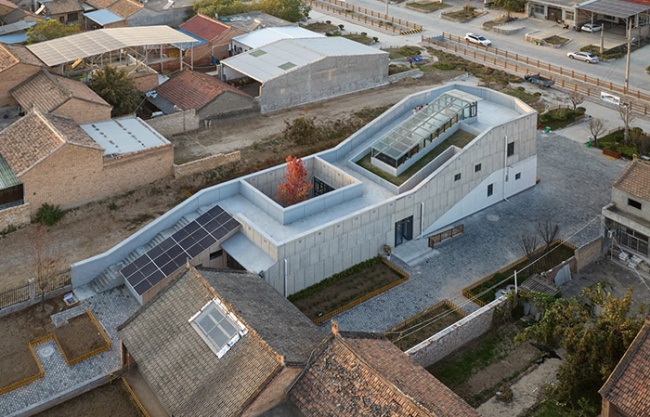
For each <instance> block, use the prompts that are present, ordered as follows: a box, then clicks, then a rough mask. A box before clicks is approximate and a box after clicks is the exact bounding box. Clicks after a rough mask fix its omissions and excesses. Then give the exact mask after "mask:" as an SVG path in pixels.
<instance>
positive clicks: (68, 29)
mask: <svg viewBox="0 0 650 417" xmlns="http://www.w3.org/2000/svg"><path fill="white" fill-rule="evenodd" d="M79 32H81V27H80V26H79V25H67V26H66V25H64V24H63V23H61V22H59V21H58V20H53V19H50V20H39V21H38V22H36V24H35V25H34V26H32V27H31V28H29V29H27V45H31V44H34V43H38V42H43V41H49V40H51V39H56V38H63V37H64V36H68V35H74V34H75V33H79Z"/></svg>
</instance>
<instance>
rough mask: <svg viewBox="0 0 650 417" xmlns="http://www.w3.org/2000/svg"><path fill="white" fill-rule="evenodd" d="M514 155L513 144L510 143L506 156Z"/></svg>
mask: <svg viewBox="0 0 650 417" xmlns="http://www.w3.org/2000/svg"><path fill="white" fill-rule="evenodd" d="M514 154H515V143H514V142H510V143H509V144H508V156H512V155H514Z"/></svg>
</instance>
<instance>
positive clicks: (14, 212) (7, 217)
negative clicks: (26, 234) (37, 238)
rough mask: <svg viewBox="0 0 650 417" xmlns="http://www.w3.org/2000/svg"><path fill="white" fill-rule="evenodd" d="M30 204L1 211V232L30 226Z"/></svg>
mask: <svg viewBox="0 0 650 417" xmlns="http://www.w3.org/2000/svg"><path fill="white" fill-rule="evenodd" d="M29 222H30V217H29V203H27V204H21V205H20V206H16V207H9V208H6V209H4V210H0V232H2V231H3V230H7V229H8V228H9V227H12V226H13V227H20V226H24V225H26V224H29Z"/></svg>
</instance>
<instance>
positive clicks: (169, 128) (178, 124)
mask: <svg viewBox="0 0 650 417" xmlns="http://www.w3.org/2000/svg"><path fill="white" fill-rule="evenodd" d="M145 122H146V123H147V124H148V125H149V126H151V127H152V128H154V129H155V130H156V131H158V133H160V134H161V135H163V136H166V137H167V136H173V135H177V134H179V133H185V132H189V131H192V130H197V129H198V128H199V117H198V116H197V115H196V111H195V110H194V109H191V110H185V111H182V112H177V113H173V114H168V115H166V116H160V117H155V118H153V119H149V120H145Z"/></svg>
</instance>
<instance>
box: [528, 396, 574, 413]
mask: <svg viewBox="0 0 650 417" xmlns="http://www.w3.org/2000/svg"><path fill="white" fill-rule="evenodd" d="M573 416H574V414H573V413H572V411H571V409H569V408H567V407H566V406H562V405H560V404H559V403H558V402H557V401H555V400H551V399H548V400H545V401H544V402H542V403H540V404H539V405H537V406H535V407H533V408H532V409H531V410H530V411H529V412H528V413H526V417H573Z"/></svg>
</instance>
